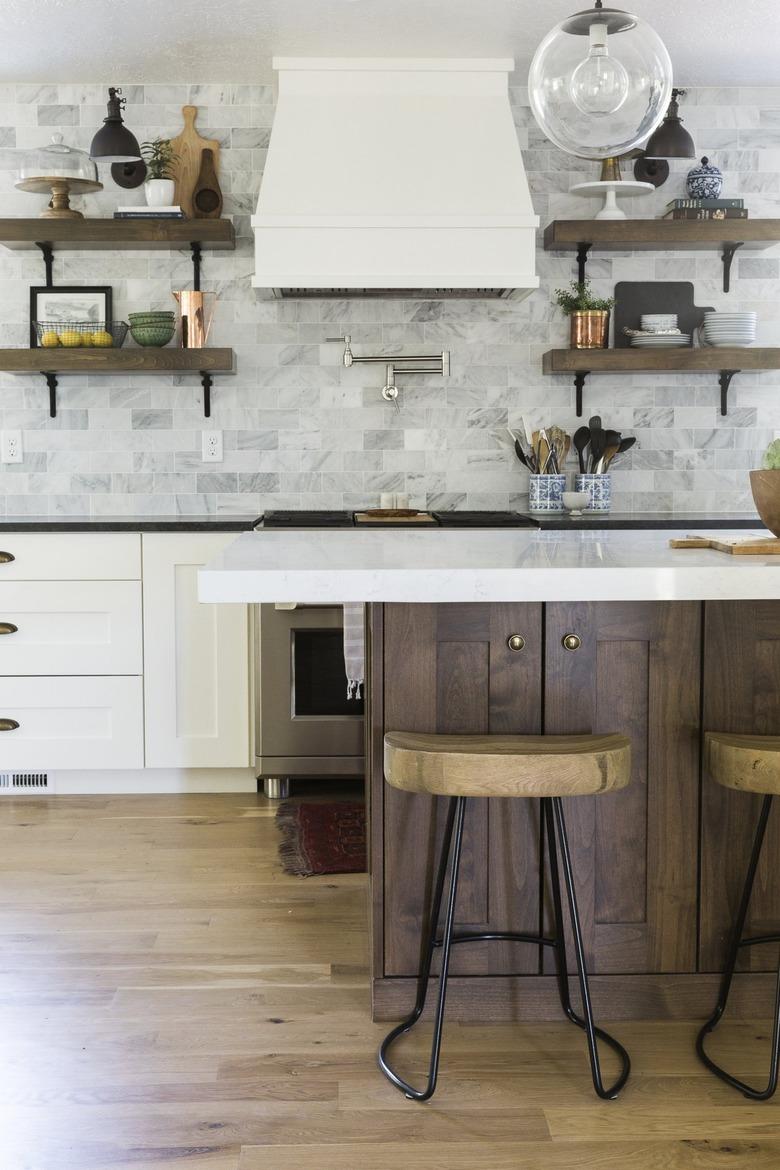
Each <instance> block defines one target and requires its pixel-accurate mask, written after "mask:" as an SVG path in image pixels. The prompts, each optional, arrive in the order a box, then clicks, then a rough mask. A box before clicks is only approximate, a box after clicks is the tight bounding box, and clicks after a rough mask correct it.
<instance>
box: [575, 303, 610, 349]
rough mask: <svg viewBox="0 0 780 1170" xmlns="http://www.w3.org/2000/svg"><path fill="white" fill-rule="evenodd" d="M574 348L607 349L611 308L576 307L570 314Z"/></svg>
mask: <svg viewBox="0 0 780 1170" xmlns="http://www.w3.org/2000/svg"><path fill="white" fill-rule="evenodd" d="M569 316H570V321H571V341H570V344H571V348H572V349H606V348H607V341H608V339H609V309H575V310H574V312H573V313H570V314H569Z"/></svg>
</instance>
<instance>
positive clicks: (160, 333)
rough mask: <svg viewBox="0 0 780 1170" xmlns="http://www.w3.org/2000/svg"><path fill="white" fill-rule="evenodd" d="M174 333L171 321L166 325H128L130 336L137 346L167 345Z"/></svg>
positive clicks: (132, 322)
mask: <svg viewBox="0 0 780 1170" xmlns="http://www.w3.org/2000/svg"><path fill="white" fill-rule="evenodd" d="M175 332H176V325H175V324H174V323H173V322H172V321H171V322H170V323H167V324H157V325H155V324H151V325H143V324H137V323H136V322H135V321H131V323H130V336H131V337H132V339H133V341H135V342H136V343H137V344H138V345H157V346H162V345H167V344H168V342H169V341H170V340H171V338H172V337H173V335H174V333H175Z"/></svg>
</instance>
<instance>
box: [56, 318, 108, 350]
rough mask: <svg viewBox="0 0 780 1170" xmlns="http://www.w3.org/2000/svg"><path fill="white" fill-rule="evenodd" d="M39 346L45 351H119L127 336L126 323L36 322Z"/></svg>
mask: <svg viewBox="0 0 780 1170" xmlns="http://www.w3.org/2000/svg"><path fill="white" fill-rule="evenodd" d="M34 324H35V334H36V337H37V338H38V345H39V346H41V347H42V348H43V349H56V348H57V347H58V346H61V347H63V348H64V349H75V348H84V347H85V346H90V347H91V348H93V349H119V347H120V345H121V344H122V342H123V341H124V339H125V337H126V336H127V322H126V321H35V322H34Z"/></svg>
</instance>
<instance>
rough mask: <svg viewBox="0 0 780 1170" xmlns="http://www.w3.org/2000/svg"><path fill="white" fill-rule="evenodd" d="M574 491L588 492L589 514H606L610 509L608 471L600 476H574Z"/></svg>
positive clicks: (610, 493)
mask: <svg viewBox="0 0 780 1170" xmlns="http://www.w3.org/2000/svg"><path fill="white" fill-rule="evenodd" d="M531 478H533V476H532V477H531ZM574 490H575V492H588V494H589V495H590V503H589V504H588V509H587V510H588V511H589V512H608V511H609V510H610V508H611V507H612V477H611V475H610V474H609V472H608V471H606V472H603V473H602V474H601V475H592V474H588V475H575V477H574Z"/></svg>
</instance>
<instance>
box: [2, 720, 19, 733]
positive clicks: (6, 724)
mask: <svg viewBox="0 0 780 1170" xmlns="http://www.w3.org/2000/svg"><path fill="white" fill-rule="evenodd" d="M18 726H19V724H18V723H17V722H16V720H15V719H0V731H16V729H17V727H18Z"/></svg>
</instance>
